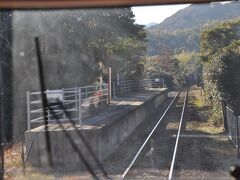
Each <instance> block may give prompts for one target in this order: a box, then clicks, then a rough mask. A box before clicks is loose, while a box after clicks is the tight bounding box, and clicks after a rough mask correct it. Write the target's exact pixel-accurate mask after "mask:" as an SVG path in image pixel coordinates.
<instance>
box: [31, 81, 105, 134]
mask: <svg viewBox="0 0 240 180" xmlns="http://www.w3.org/2000/svg"><path fill="white" fill-rule="evenodd" d="M44 93H45V94H46V96H47V99H48V103H49V104H48V105H49V107H51V109H52V110H53V113H50V110H49V109H48V108H46V111H47V112H48V115H47V119H48V122H49V123H54V122H56V120H55V119H54V116H55V115H57V116H58V117H61V118H60V119H58V120H59V121H61V122H65V121H69V120H68V118H66V115H65V113H64V111H63V109H61V107H60V105H59V104H58V103H57V102H58V100H59V101H61V102H62V104H63V106H64V109H65V111H66V112H68V114H69V116H70V118H71V119H72V120H73V121H75V122H76V123H79V124H80V125H82V113H83V109H84V108H88V107H90V106H95V107H97V106H99V105H101V104H103V103H106V102H107V96H108V85H107V84H99V85H93V86H85V87H76V88H68V89H61V90H47V91H45V92H44ZM27 117H28V130H31V128H32V126H33V124H39V125H40V124H43V123H44V118H45V117H44V116H43V108H42V100H41V92H29V91H27Z"/></svg>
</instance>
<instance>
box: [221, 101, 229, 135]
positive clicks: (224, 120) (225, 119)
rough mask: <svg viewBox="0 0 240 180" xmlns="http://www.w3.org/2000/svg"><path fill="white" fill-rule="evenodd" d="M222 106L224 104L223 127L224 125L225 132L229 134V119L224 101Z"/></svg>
mask: <svg viewBox="0 0 240 180" xmlns="http://www.w3.org/2000/svg"><path fill="white" fill-rule="evenodd" d="M221 104H222V113H223V125H224V129H225V131H227V133H229V132H228V123H227V117H226V102H225V100H224V99H222V101H221Z"/></svg>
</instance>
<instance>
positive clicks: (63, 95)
mask: <svg viewBox="0 0 240 180" xmlns="http://www.w3.org/2000/svg"><path fill="white" fill-rule="evenodd" d="M64 93H65V91H64V88H62V103H63V104H64V101H65V94H64ZM62 113H63V121H64V120H65V119H66V115H65V113H64V110H62Z"/></svg>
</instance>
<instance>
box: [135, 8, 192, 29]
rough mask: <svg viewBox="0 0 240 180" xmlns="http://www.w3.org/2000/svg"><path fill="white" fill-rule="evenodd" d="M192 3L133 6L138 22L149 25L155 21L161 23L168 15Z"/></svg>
mask: <svg viewBox="0 0 240 180" xmlns="http://www.w3.org/2000/svg"><path fill="white" fill-rule="evenodd" d="M189 5H190V4H184V5H161V6H139V7H133V8H132V10H133V13H134V15H135V19H136V23H138V24H142V25H147V24H149V23H152V22H155V23H160V22H162V21H163V20H164V19H166V18H167V17H169V16H171V15H173V14H174V13H176V12H177V11H179V10H180V9H183V8H185V7H187V6H189Z"/></svg>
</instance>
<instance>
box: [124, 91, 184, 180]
mask: <svg viewBox="0 0 240 180" xmlns="http://www.w3.org/2000/svg"><path fill="white" fill-rule="evenodd" d="M181 91H182V90H180V91H179V92H178V93H177V95H176V96H175V98H174V99H173V100H172V101H171V103H170V104H169V105H168V107H167V109H166V110H165V111H164V113H163V115H162V116H161V118H160V119H159V120H158V122H157V124H156V125H155V126H154V128H153V129H152V131H151V133H150V134H149V135H148V137H147V139H146V140H145V141H144V143H143V144H142V146H141V148H140V149H139V150H138V152H137V154H136V155H135V156H134V158H133V160H132V161H131V163H130V165H129V166H128V167H127V169H126V170H125V171H124V173H123V174H122V176H121V178H122V179H124V178H125V176H126V175H127V173H128V172H129V170H130V169H131V168H132V166H133V164H134V163H135V161H136V160H137V158H138V156H139V154H140V153H141V151H142V150H143V148H144V147H145V145H146V144H147V142H148V141H149V139H150V138H151V136H152V135H153V133H154V132H155V130H156V128H157V127H158V125H159V124H160V122H161V121H162V119H163V118H164V117H165V115H166V114H167V112H168V110H169V109H170V107H171V106H172V104H173V103H174V102H175V100H176V99H177V97H178V96H179V94H180V92H181Z"/></svg>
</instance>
